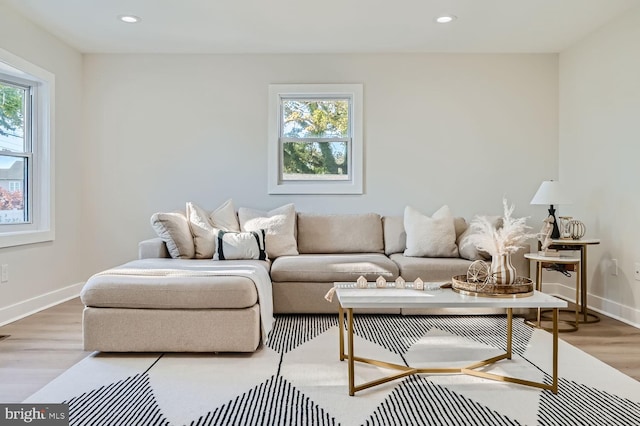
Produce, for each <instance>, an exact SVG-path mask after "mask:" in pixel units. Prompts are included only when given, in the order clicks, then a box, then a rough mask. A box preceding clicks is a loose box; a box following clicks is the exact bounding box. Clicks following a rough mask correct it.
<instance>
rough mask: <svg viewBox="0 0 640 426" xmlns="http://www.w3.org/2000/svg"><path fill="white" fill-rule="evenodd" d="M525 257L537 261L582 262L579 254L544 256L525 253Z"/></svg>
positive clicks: (569, 263)
mask: <svg viewBox="0 0 640 426" xmlns="http://www.w3.org/2000/svg"><path fill="white" fill-rule="evenodd" d="M524 257H526V258H527V259H531V260H535V261H537V262H549V263H565V264H568V265H571V264H578V263H580V258H579V257H577V256H543V255H541V254H538V253H525V254H524Z"/></svg>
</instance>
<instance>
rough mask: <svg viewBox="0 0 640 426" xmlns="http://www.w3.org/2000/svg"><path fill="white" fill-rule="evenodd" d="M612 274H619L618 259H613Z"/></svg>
mask: <svg viewBox="0 0 640 426" xmlns="http://www.w3.org/2000/svg"><path fill="white" fill-rule="evenodd" d="M611 275H613V276H618V259H611Z"/></svg>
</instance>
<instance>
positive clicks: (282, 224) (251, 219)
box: [238, 204, 298, 259]
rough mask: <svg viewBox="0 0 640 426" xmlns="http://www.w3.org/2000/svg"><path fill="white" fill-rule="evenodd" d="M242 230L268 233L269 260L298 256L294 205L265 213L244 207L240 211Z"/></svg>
mask: <svg viewBox="0 0 640 426" xmlns="http://www.w3.org/2000/svg"><path fill="white" fill-rule="evenodd" d="M238 218H239V219H240V229H241V230H242V231H258V230H260V229H264V230H265V231H266V233H267V241H266V246H267V254H268V255H269V258H271V259H275V258H276V257H278V256H286V255H296V254H298V246H297V243H296V237H295V229H296V210H295V207H294V205H293V204H287V205H284V206H282V207H278V208H277V209H274V210H271V211H268V212H265V211H261V210H253V209H248V208H244V207H240V209H238Z"/></svg>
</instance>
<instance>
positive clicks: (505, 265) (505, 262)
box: [491, 253, 516, 284]
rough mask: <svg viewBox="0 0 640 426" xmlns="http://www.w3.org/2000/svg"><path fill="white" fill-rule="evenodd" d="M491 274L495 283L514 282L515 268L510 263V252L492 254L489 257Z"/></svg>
mask: <svg viewBox="0 0 640 426" xmlns="http://www.w3.org/2000/svg"><path fill="white" fill-rule="evenodd" d="M491 276H492V277H493V279H494V281H495V283H496V284H513V283H515V282H516V268H515V267H514V266H513V264H512V263H511V253H507V254H502V255H499V256H494V257H493V258H492V259H491Z"/></svg>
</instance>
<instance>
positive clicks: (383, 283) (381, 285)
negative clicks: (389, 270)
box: [376, 276, 387, 288]
mask: <svg viewBox="0 0 640 426" xmlns="http://www.w3.org/2000/svg"><path fill="white" fill-rule="evenodd" d="M386 286H387V280H385V279H384V278H382V276H378V278H377V279H376V287H377V288H385V287H386Z"/></svg>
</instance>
